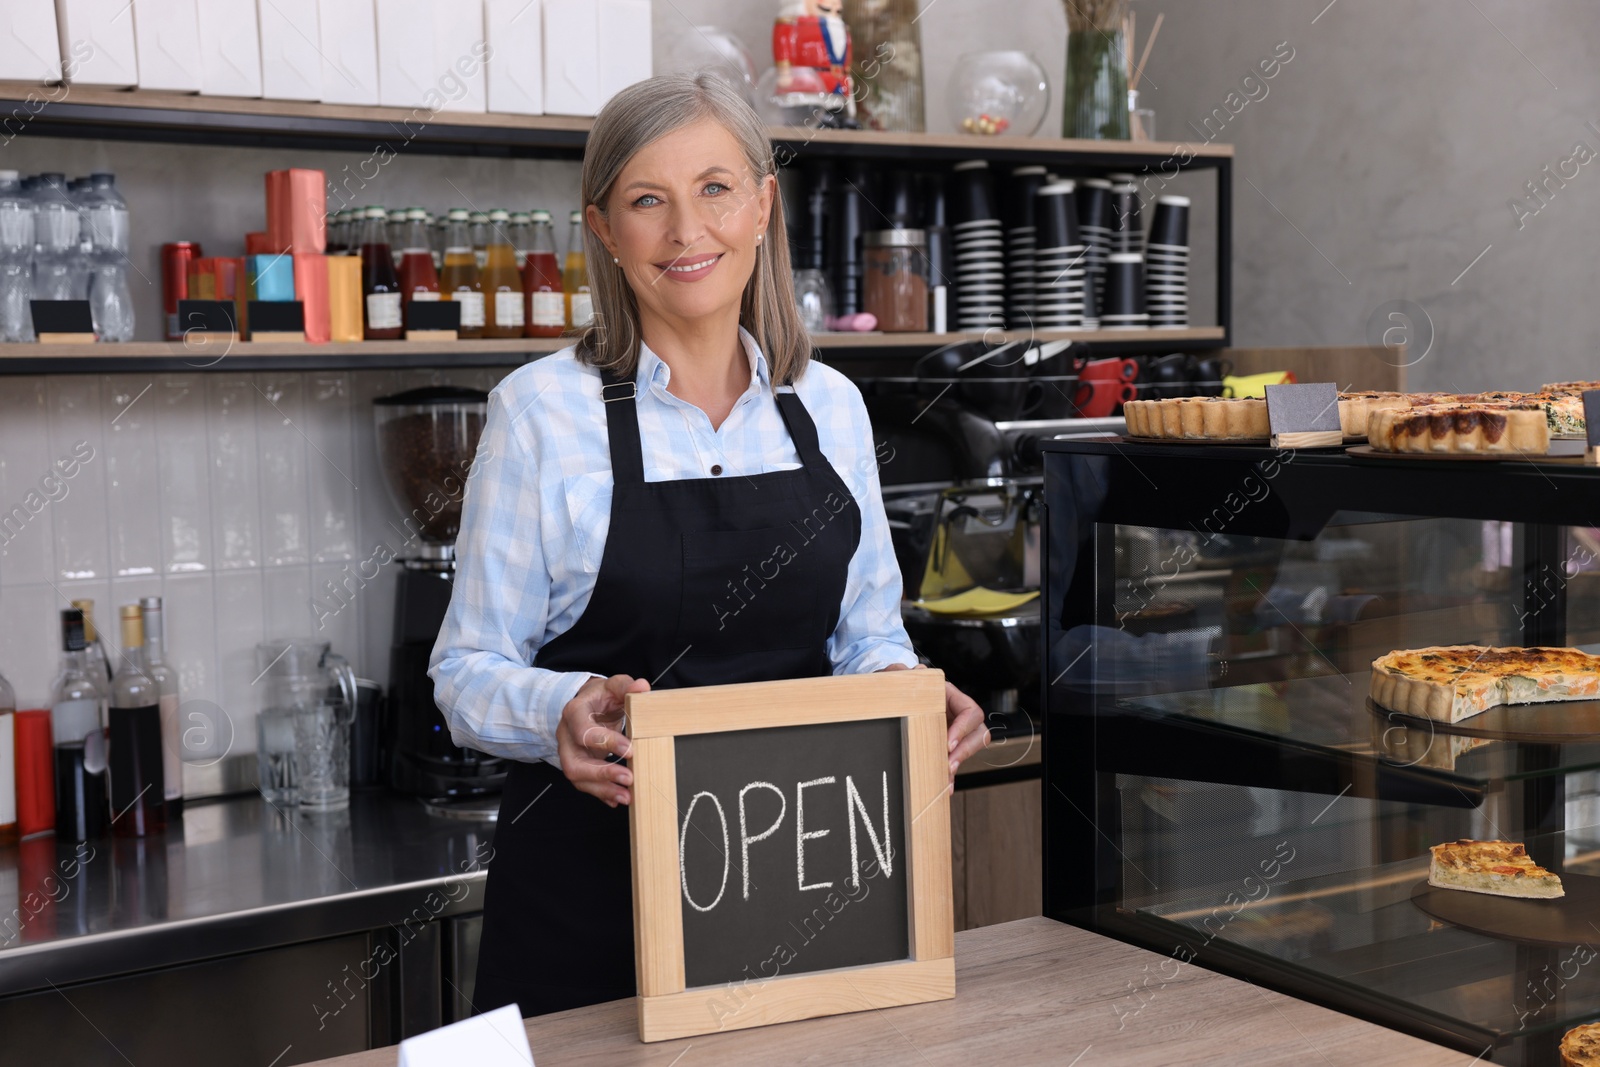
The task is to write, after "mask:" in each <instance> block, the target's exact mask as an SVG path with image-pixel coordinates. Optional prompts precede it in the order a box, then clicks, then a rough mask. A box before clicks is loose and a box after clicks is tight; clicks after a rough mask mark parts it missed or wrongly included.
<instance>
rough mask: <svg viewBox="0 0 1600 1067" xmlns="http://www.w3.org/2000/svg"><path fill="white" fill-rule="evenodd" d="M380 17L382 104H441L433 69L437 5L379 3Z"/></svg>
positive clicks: (401, 0)
mask: <svg viewBox="0 0 1600 1067" xmlns="http://www.w3.org/2000/svg"><path fill="white" fill-rule="evenodd" d="M375 2H376V5H377V6H376V13H377V16H378V102H379V103H381V104H383V105H384V106H386V107H409V108H424V109H426V108H431V107H433V106H435V104H430V103H429V100H430V99H432V100H433V101H435V103H436V102H437V99H438V95H439V94H438V90H437V89H436V88H435V87H434V80H435V78H436V76H437V75H436V72H435V71H434V69H433V5H432V4H430V3H429V0H375Z"/></svg>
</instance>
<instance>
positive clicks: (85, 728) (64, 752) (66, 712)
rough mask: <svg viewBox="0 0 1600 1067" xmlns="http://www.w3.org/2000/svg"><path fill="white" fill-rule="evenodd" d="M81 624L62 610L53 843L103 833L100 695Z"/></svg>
mask: <svg viewBox="0 0 1600 1067" xmlns="http://www.w3.org/2000/svg"><path fill="white" fill-rule="evenodd" d="M85 626H86V620H85V619H84V615H83V612H82V611H80V610H79V609H77V608H64V609H62V612H61V673H60V674H58V675H57V676H56V681H55V685H54V687H53V688H52V689H51V699H50V736H51V740H52V741H53V742H54V748H55V771H56V840H58V841H88V840H91V839H93V838H96V837H101V836H103V835H104V834H105V832H106V817H107V816H106V775H105V768H106V740H105V699H106V694H105V687H104V685H103V684H102V683H101V681H100V680H99V679H98V678H97V677H96V675H97V674H98V673H99V668H98V666H96V665H95V664H94V663H93V662H92V661H91V658H90V654H89V651H88V644H87V642H86V640H85V638H84V634H85Z"/></svg>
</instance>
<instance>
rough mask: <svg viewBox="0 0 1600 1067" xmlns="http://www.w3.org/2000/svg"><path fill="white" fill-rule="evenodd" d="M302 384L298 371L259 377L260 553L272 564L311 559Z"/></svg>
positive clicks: (257, 410)
mask: <svg viewBox="0 0 1600 1067" xmlns="http://www.w3.org/2000/svg"><path fill="white" fill-rule="evenodd" d="M303 384H304V383H303V382H302V380H301V378H300V376H299V375H297V374H260V375H257V376H256V379H255V386H256V393H257V396H256V438H257V448H258V450H259V451H258V454H259V455H260V457H261V469H260V479H261V544H262V549H261V555H262V560H263V561H264V562H265V563H266V564H267V565H268V566H274V567H276V566H282V565H284V564H290V563H309V562H310V561H311V534H310V525H311V524H310V518H309V516H308V514H307V512H308V509H309V507H310V502H309V490H308V488H307V474H306V463H307V460H306V452H307V447H306V435H305V431H304V430H303V429H302V427H303V425H304V423H305V415H304V410H303V408H304V405H303V404H302V403H301V397H302V393H303Z"/></svg>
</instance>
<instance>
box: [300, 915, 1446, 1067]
mask: <svg viewBox="0 0 1600 1067" xmlns="http://www.w3.org/2000/svg"><path fill="white" fill-rule="evenodd" d="M1167 960H1169V958H1168V957H1165V956H1158V955H1156V954H1155V953H1152V952H1146V951H1144V950H1143V949H1138V948H1134V947H1132V946H1130V945H1125V944H1123V943H1122V942H1120V941H1114V940H1112V939H1110V938H1107V937H1102V936H1100V935H1099V934H1093V933H1089V932H1088V931H1086V930H1080V929H1078V928H1077V927H1073V926H1066V925H1063V924H1061V923H1057V922H1054V921H1052V920H1050V919H1045V918H1033V919H1020V920H1018V921H1016V922H1010V923H1004V924H1002V925H999V926H988V927H984V928H982V929H977V930H969V931H966V932H964V933H960V934H957V935H956V999H955V1000H953V1001H949V1000H946V1001H939V1002H936V1003H932V1004H917V1005H912V1006H910V1007H904V1008H888V1009H884V1010H880V1011H866V1012H860V1013H856V1014H853V1015H837V1016H832V1017H830V1018H826V1019H810V1020H807V1021H805V1022H797V1023H784V1024H782V1025H778V1026H768V1027H762V1028H759V1029H754V1030H739V1031H734V1032H729V1033H725V1034H713V1035H709V1036H705V1037H695V1038H685V1039H683V1040H679V1041H663V1042H660V1043H659V1044H653V1045H645V1044H641V1043H640V1042H639V1040H638V1037H637V1031H636V1029H635V1021H634V1002H633V1001H632V1000H617V1001H612V1002H611V1003H609V1004H600V1005H596V1006H595V1007H591V1008H578V1009H575V1010H573V1011H564V1012H561V1013H559V1014H556V1015H546V1016H542V1017H540V1018H537V1019H530V1020H528V1022H527V1027H528V1043H529V1044H530V1045H531V1046H532V1048H533V1057H534V1062H535V1063H537V1064H538V1067H566V1065H568V1064H592V1065H596V1067H598V1065H601V1064H605V1065H608V1067H609V1065H613V1064H616V1065H625V1064H638V1065H650V1067H668V1065H671V1064H677V1063H679V1062H680V1061H682V1064H683V1067H717V1065H730V1067H732V1065H738V1067H744V1065H746V1064H752V1063H760V1064H788V1063H814V1064H823V1063H826V1064H828V1065H829V1067H842V1065H847V1064H863V1065H865V1064H872V1065H874V1067H877V1065H882V1064H904V1065H906V1067H939V1065H944V1064H948V1065H951V1067H972V1065H973V1064H977V1063H1001V1064H1015V1065H1022V1064H1035V1063H1051V1064H1060V1065H1062V1067H1068V1065H1072V1064H1079V1063H1081V1064H1082V1065H1083V1067H1096V1065H1098V1064H1109V1063H1115V1064H1118V1065H1119V1067H1140V1065H1146V1064H1148V1065H1150V1067H1171V1065H1173V1064H1190V1063H1249V1064H1250V1065H1251V1067H1263V1065H1266V1064H1295V1065H1297V1067H1298V1065H1304V1064H1308V1063H1326V1064H1330V1065H1340V1067H1342V1065H1345V1064H1361V1063H1405V1064H1407V1065H1410V1067H1428V1065H1431V1064H1439V1065H1441V1067H1442V1065H1445V1064H1448V1065H1450V1067H1462V1065H1463V1064H1464V1063H1465V1062H1466V1060H1467V1058H1468V1057H1465V1056H1463V1055H1462V1054H1461V1053H1459V1052H1454V1051H1451V1050H1449V1049H1446V1048H1444V1047H1442V1046H1439V1045H1433V1044H1430V1043H1428V1042H1426V1041H1419V1040H1417V1039H1415V1038H1411V1037H1406V1036H1404V1035H1402V1034H1399V1033H1396V1032H1395V1031H1393V1030H1388V1029H1385V1028H1384V1027H1381V1026H1375V1025H1373V1024H1371V1023H1366V1022H1361V1021H1360V1020H1358V1019H1354V1018H1351V1017H1350V1016H1348V1015H1341V1014H1339V1013H1338V1012H1334V1011H1329V1010H1328V1009H1326V1008H1320V1007H1317V1006H1316V1005H1313V1004H1307V1003H1305V1002H1303V1001H1298V1000H1294V999H1293V998H1291V997H1286V996H1283V995H1281V994H1278V993H1271V992H1268V991H1266V990H1264V989H1260V988H1257V987H1256V986H1253V985H1250V984H1249V983H1247V982H1240V981H1236V980H1234V979H1232V978H1226V977H1223V976H1222V975H1219V974H1215V973H1213V972H1211V971H1207V970H1203V969H1202V968H1200V967H1196V966H1192V965H1190V966H1185V967H1182V968H1181V970H1179V972H1178V973H1177V975H1176V976H1175V977H1173V979H1172V980H1171V981H1170V982H1167V983H1166V984H1165V985H1162V984H1161V975H1162V972H1161V971H1160V969H1159V968H1160V967H1161V964H1162V962H1163V961H1167ZM1147 966H1148V968H1149V972H1148V973H1149V975H1150V981H1149V982H1148V984H1147V985H1146V986H1145V987H1144V988H1145V989H1146V994H1145V1007H1144V1009H1143V1010H1142V1011H1137V1012H1135V1011H1134V1010H1133V1009H1134V1008H1135V1007H1136V1006H1137V1003H1138V1002H1137V1001H1135V1000H1133V999H1132V998H1131V995H1130V990H1129V983H1133V984H1134V985H1135V987H1137V986H1139V984H1140V983H1141V982H1143V981H1144V980H1145V977H1146V971H1145V968H1146V967H1147ZM1172 966H1173V963H1172V962H1171V961H1169V962H1168V970H1167V973H1168V974H1170V973H1171V968H1172ZM1152 991H1154V992H1153V993H1152ZM756 995H757V996H759V995H760V994H759V993H758V994H756ZM691 1049H692V1050H693V1051H692V1052H690V1050H691ZM397 1055H398V1054H397V1052H396V1050H395V1049H394V1048H387V1049H375V1050H373V1051H371V1052H363V1053H360V1054H357V1055H354V1056H342V1057H339V1058H338V1059H331V1060H324V1061H322V1065H321V1067H393V1064H394V1063H395V1062H396V1059H397Z"/></svg>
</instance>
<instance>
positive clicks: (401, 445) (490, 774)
mask: <svg viewBox="0 0 1600 1067" xmlns="http://www.w3.org/2000/svg"><path fill="white" fill-rule="evenodd" d="M373 407H374V412H373V414H374V417H375V421H376V428H377V434H378V456H379V460H380V462H381V463H382V465H383V472H384V476H385V480H386V481H387V482H388V484H389V492H390V495H391V497H392V498H393V500H394V502H395V506H396V507H398V508H399V509H400V511H401V512H402V514H403V516H404V517H403V519H402V524H401V525H400V526H398V527H397V532H398V534H399V538H398V539H399V541H400V544H399V546H398V548H397V550H396V552H395V558H396V559H397V560H398V561H399V563H400V565H401V571H400V575H399V582H398V586H397V588H396V591H395V604H394V609H395V613H394V643H393V645H392V646H391V647H390V653H389V698H388V700H387V701H386V702H385V706H384V711H383V717H382V722H383V726H382V730H381V736H382V743H381V744H382V748H381V752H380V757H379V758H380V763H381V764H382V769H383V772H384V775H385V777H386V779H387V781H388V783H389V785H390V787H391V788H393V789H394V790H395V791H396V792H400V793H406V794H409V795H411V796H416V797H421V798H423V799H424V802H425V803H427V804H428V805H429V807H430V810H432V809H438V810H439V812H440V814H463V815H466V814H474V813H475V814H477V815H479V816H487V815H488V814H489V809H491V808H494V807H497V806H498V804H499V793H500V791H501V788H502V787H503V786H504V784H505V777H506V771H507V770H509V766H508V761H506V760H503V759H500V758H498V757H495V756H487V755H485V754H483V753H482V752H477V751H474V750H473V749H469V748H461V747H459V746H457V745H455V744H454V743H453V742H452V741H451V740H450V731H449V729H448V728H447V727H446V726H445V722H444V716H443V715H442V714H441V713H440V711H439V709H438V707H437V706H436V705H435V704H434V702H433V680H432V679H431V678H429V677H428V657H429V656H430V655H431V654H432V652H433V644H434V641H435V640H436V639H437V638H438V636H439V627H440V626H441V625H443V623H444V615H445V609H446V608H447V607H448V606H449V604H450V593H451V590H452V589H453V588H454V585H455V569H456V563H455V540H456V534H457V532H458V531H459V530H460V528H461V501H462V497H463V495H464V493H465V490H466V482H467V475H468V473H469V472H470V471H471V468H472V463H473V459H474V456H475V455H476V453H477V449H478V438H479V436H480V435H481V434H482V433H483V423H484V419H485V418H486V417H487V415H488V409H489V394H487V393H485V392H483V391H482V390H479V389H464V388H460V387H457V386H430V387H427V388H422V389H412V390H409V391H407V392H404V393H397V394H396V395H394V396H386V397H379V398H378V399H376V400H374V401H373Z"/></svg>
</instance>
